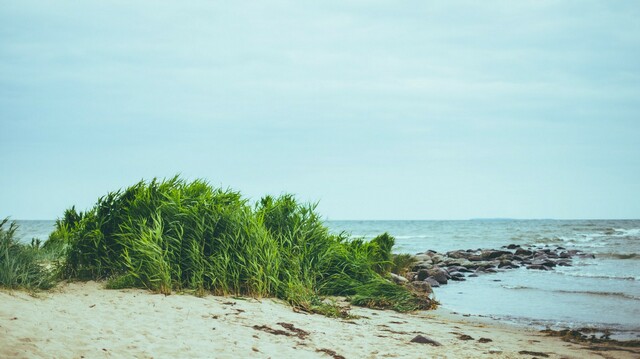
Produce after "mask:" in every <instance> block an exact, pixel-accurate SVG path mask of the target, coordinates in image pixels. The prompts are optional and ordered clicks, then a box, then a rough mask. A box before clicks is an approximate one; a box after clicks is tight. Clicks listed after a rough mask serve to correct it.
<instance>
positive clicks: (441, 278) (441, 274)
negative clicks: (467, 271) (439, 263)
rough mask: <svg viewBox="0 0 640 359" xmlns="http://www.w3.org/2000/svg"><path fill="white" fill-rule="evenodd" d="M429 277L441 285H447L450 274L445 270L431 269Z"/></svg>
mask: <svg viewBox="0 0 640 359" xmlns="http://www.w3.org/2000/svg"><path fill="white" fill-rule="evenodd" d="M429 277H431V278H433V279H435V280H437V281H438V283H440V284H447V279H449V273H447V272H446V271H445V270H444V269H441V268H438V267H435V268H432V269H429Z"/></svg>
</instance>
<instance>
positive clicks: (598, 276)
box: [550, 271, 640, 281]
mask: <svg viewBox="0 0 640 359" xmlns="http://www.w3.org/2000/svg"><path fill="white" fill-rule="evenodd" d="M550 273H556V274H559V275H566V276H569V277H581V278H595V279H617V280H635V281H640V277H631V276H629V277H623V276H610V275H603V274H594V273H576V272H561V271H553V272H550Z"/></svg>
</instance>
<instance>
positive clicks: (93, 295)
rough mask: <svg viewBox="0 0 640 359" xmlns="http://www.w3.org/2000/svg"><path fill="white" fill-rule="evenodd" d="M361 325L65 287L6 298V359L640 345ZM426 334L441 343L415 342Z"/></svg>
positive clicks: (487, 351)
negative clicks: (595, 344)
mask: <svg viewBox="0 0 640 359" xmlns="http://www.w3.org/2000/svg"><path fill="white" fill-rule="evenodd" d="M351 313H352V314H354V315H357V316H359V318H357V319H349V320H344V319H334V318H328V317H324V316H321V315H313V314H306V313H301V312H295V311H294V310H293V309H292V308H291V307H290V306H288V305H287V304H286V303H284V302H282V301H280V300H277V299H270V298H269V299H260V300H258V299H252V298H235V297H218V296H212V295H207V296H205V297H201V298H200V297H195V296H193V295H190V294H185V295H181V294H172V295H169V296H165V295H162V294H153V293H151V292H148V291H145V290H141V289H124V290H107V289H104V283H101V282H73V283H61V284H60V285H58V286H57V287H56V288H54V289H52V290H50V291H45V292H39V293H37V294H36V295H35V296H32V295H30V294H29V293H27V292H23V291H10V290H1V291H0V357H17V358H45V357H73V358H81V357H86V358H94V357H98V358H101V357H104V358H108V357H142V358H150V357H156V358H162V357H176V356H181V357H219V358H227V357H228V358H232V357H258V358H270V357H273V358H280V357H284V358H287V357H296V358H297V357H303V358H306V357H311V358H316V357H317V358H330V357H333V358H340V357H345V358H377V357H425V356H426V357H440V358H449V357H450V358H479V357H480V358H481V357H486V358H533V357H534V356H536V357H550V358H584V357H603V356H604V357H608V358H632V357H637V355H638V354H640V350H639V349H638V348H624V347H620V346H615V345H599V347H600V350H591V349H590V347H593V346H592V345H589V344H584V343H583V344H575V343H569V342H565V341H563V340H561V339H560V338H558V337H552V336H547V335H545V334H543V333H540V332H539V331H537V330H531V329H527V328H522V327H518V326H515V325H510V324H507V323H502V322H497V321H495V320H493V319H490V318H481V317H475V316H466V315H461V314H455V313H453V312H450V311H448V310H446V309H443V308H441V309H437V310H432V311H419V312H415V313H410V314H403V313H397V312H393V311H383V310H373V309H367V308H361V307H351ZM419 335H420V336H423V337H426V338H429V339H431V340H433V341H436V342H438V343H440V344H441V345H440V346H434V345H430V344H424V343H415V342H411V340H412V339H414V338H416V337H417V336H419Z"/></svg>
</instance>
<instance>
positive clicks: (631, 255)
mask: <svg viewBox="0 0 640 359" xmlns="http://www.w3.org/2000/svg"><path fill="white" fill-rule="evenodd" d="M595 256H596V258H613V259H640V255H638V254H637V253H615V252H611V253H596V254H595Z"/></svg>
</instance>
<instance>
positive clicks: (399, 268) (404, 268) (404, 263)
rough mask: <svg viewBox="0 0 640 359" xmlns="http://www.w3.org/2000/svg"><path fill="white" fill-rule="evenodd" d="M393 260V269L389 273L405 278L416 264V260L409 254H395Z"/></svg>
mask: <svg viewBox="0 0 640 359" xmlns="http://www.w3.org/2000/svg"><path fill="white" fill-rule="evenodd" d="M392 256H393V257H392V259H391V267H390V269H389V271H390V272H391V273H395V274H398V275H401V276H405V275H406V274H407V273H408V272H409V271H411V267H413V265H414V264H415V263H416V258H415V257H414V256H413V255H411V254H407V253H401V254H393V255H392Z"/></svg>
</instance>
